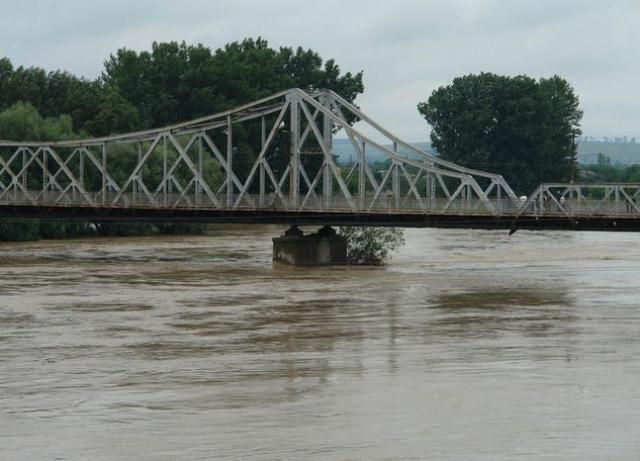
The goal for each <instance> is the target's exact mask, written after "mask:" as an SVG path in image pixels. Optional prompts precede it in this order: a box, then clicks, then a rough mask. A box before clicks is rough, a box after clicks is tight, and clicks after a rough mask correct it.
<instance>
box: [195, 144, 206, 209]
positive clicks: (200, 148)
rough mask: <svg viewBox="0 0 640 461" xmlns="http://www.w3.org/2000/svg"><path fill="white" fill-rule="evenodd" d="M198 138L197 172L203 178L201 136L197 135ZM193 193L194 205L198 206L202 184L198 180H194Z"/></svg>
mask: <svg viewBox="0 0 640 461" xmlns="http://www.w3.org/2000/svg"><path fill="white" fill-rule="evenodd" d="M197 136H198V171H199V172H200V177H203V178H204V163H203V159H202V136H201V135H199V134H198V135H197ZM195 186H196V187H195V191H196V197H195V200H196V205H199V204H200V196H201V195H202V184H201V183H200V180H199V179H197V178H196V183H195Z"/></svg>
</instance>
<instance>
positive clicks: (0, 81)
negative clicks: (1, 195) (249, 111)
mask: <svg viewBox="0 0 640 461" xmlns="http://www.w3.org/2000/svg"><path fill="white" fill-rule="evenodd" d="M292 87H299V88H328V89H332V90H334V91H336V92H338V93H339V94H341V95H342V96H343V97H345V98H346V99H348V100H349V101H353V100H354V99H355V98H356V96H357V95H358V94H361V93H362V92H363V91H364V86H363V83H362V73H361V72H360V73H356V74H352V73H349V72H346V73H342V72H341V71H340V68H339V67H338V65H337V64H336V63H335V61H334V60H333V59H329V60H326V61H325V60H323V59H322V58H321V57H320V55H319V54H318V53H316V52H314V51H312V50H308V49H306V50H305V49H303V48H300V47H299V48H297V49H294V48H290V47H281V48H278V49H275V48H271V47H270V46H269V44H268V42H267V41H266V40H263V39H261V38H258V39H255V40H254V39H245V40H243V41H241V42H233V43H229V44H227V45H225V46H224V47H223V48H220V49H217V50H215V51H214V50H211V49H210V48H208V47H206V46H204V45H201V44H198V45H187V44H186V43H184V42H183V43H177V42H168V43H155V42H154V43H153V45H152V47H151V50H150V51H142V52H136V51H133V50H128V49H120V50H118V51H116V52H115V53H114V54H112V55H111V56H109V58H108V59H107V60H106V61H105V63H104V69H103V71H102V73H101V75H100V77H98V78H96V79H95V80H87V79H84V78H81V77H77V76H74V75H72V74H70V73H68V72H63V71H53V72H47V71H45V70H44V69H40V68H37V67H28V68H27V67H23V66H19V67H14V65H13V64H12V63H11V61H10V60H9V59H7V58H3V59H0V139H11V140H16V141H23V140H33V141H38V140H61V139H73V138H82V137H89V136H92V137H93V136H104V135H110V134H117V133H123V132H128V131H134V130H139V129H146V128H153V127H160V126H163V125H167V124H171V123H175V122H181V121H186V120H189V119H193V118H197V117H201V116H204V115H208V114H212V113H216V112H220V111H224V110H227V109H230V108H232V107H235V106H237V105H240V104H244V103H247V102H250V101H253V100H256V99H259V98H262V97H265V96H268V95H270V94H273V93H275V92H278V91H282V90H285V89H287V88H292ZM236 142H242V137H241V136H239V137H238V141H236ZM239 150H240V151H242V150H243V149H242V147H240V149H239ZM248 164H250V163H249V162H248ZM112 165H114V166H116V168H117V163H115V162H114V163H113V164H112ZM118 173H119V172H118V171H115V172H114V173H113V174H114V176H116V177H117V176H119V174H118ZM121 173H122V174H123V175H124V174H126V172H125V171H124V168H123V171H122V172H121ZM202 230H203V228H202V227H201V226H186V225H175V226H168V225H166V226H149V225H140V224H131V225H122V224H118V225H116V224H111V223H77V222H75V223H67V222H36V221H20V222H7V221H5V222H2V223H0V240H25V239H37V238H62V237H69V236H76V235H85V234H87V233H89V234H97V233H99V234H107V235H123V234H124V235H130V234H147V233H152V232H170V233H176V232H198V231H202Z"/></svg>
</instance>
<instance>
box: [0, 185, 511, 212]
mask: <svg viewBox="0 0 640 461" xmlns="http://www.w3.org/2000/svg"><path fill="white" fill-rule="evenodd" d="M212 198H213V200H212ZM354 200H355V204H354ZM0 205H11V206H38V207H85V208H95V209H105V208H140V209H149V208H152V209H201V210H244V211H246V210H254V211H258V210H266V211H284V212H286V211H297V212H318V211H321V212H332V213H354V212H355V213H358V212H360V213H406V214H461V213H474V214H490V212H489V211H488V210H487V209H486V207H485V203H484V201H483V200H480V199H477V198H468V199H467V198H459V199H456V200H450V199H448V198H442V197H438V198H421V199H416V198H408V197H405V198H400V199H398V198H397V197H396V196H393V195H382V196H376V194H367V195H365V196H363V197H356V198H355V199H354V198H352V199H348V198H345V197H342V196H333V197H325V196H322V195H313V196H310V197H306V198H303V197H290V196H283V195H281V194H275V193H270V194H264V195H259V194H258V195H249V194H245V195H240V194H236V195H233V196H231V198H230V199H229V197H228V196H227V194H223V193H218V194H214V195H213V197H209V196H206V195H204V194H178V193H168V194H164V195H163V196H160V197H158V198H153V199H152V198H149V197H148V196H146V195H144V194H142V193H139V192H138V193H125V194H120V193H117V192H114V191H107V192H83V193H80V192H78V191H75V190H69V191H65V192H59V191H26V192H25V191H21V190H8V191H5V192H4V193H3V194H2V196H1V197H0ZM492 205H493V207H494V209H495V210H498V211H499V212H500V213H516V212H517V211H518V210H517V208H516V207H514V206H513V202H512V201H511V200H510V199H508V198H505V199H493V200H492Z"/></svg>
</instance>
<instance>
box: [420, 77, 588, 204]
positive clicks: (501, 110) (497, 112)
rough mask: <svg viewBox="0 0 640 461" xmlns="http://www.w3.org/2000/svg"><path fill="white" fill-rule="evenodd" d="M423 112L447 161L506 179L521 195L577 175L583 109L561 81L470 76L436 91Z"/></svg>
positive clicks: (433, 136)
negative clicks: (493, 173)
mask: <svg viewBox="0 0 640 461" xmlns="http://www.w3.org/2000/svg"><path fill="white" fill-rule="evenodd" d="M418 111H419V112H420V113H421V114H422V115H423V117H424V118H425V119H426V121H427V122H428V123H429V124H431V126H432V131H431V142H432V144H433V146H434V148H435V149H436V150H437V151H438V153H439V154H440V155H441V156H442V158H444V159H447V160H451V161H453V162H456V163H459V164H461V165H464V166H468V167H472V168H478V169H483V170H487V171H492V172H495V173H500V174H502V175H503V176H504V177H505V179H506V180H507V181H508V182H509V183H510V184H511V186H512V187H513V188H514V189H516V190H517V191H519V192H521V193H529V192H531V191H532V190H533V189H534V188H535V187H536V186H537V185H538V184H539V183H541V182H545V181H566V180H569V179H570V178H571V177H572V172H573V169H574V167H575V163H574V162H575V154H576V153H575V143H574V142H573V140H574V137H575V136H577V135H579V134H580V133H581V131H580V119H581V117H582V111H581V110H580V109H579V100H578V97H577V95H576V94H575V92H574V90H573V88H572V87H571V85H570V84H569V83H568V82H567V81H566V80H564V79H562V78H561V77H558V76H553V77H551V78H548V79H540V80H538V81H536V80H534V79H532V78H530V77H527V76H516V77H508V76H501V75H496V74H492V73H481V74H479V75H466V76H463V77H458V78H455V79H454V80H453V83H451V84H450V85H447V86H443V87H440V88H438V89H437V90H435V91H434V92H433V93H432V94H431V96H430V97H429V99H428V100H427V102H422V103H419V104H418Z"/></svg>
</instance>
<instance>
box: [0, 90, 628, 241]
mask: <svg viewBox="0 0 640 461" xmlns="http://www.w3.org/2000/svg"><path fill="white" fill-rule="evenodd" d="M356 121H357V122H358V124H357V125H355V126H354V122H356ZM338 133H340V134H341V136H343V137H346V139H347V140H348V141H347V142H348V143H350V144H351V146H352V148H353V152H355V158H354V159H352V161H351V162H350V163H349V164H348V165H346V166H345V165H344V164H343V165H339V164H338V163H337V161H336V157H335V156H334V154H335V152H334V147H335V146H334V143H333V140H334V136H335V135H336V134H338ZM365 133H366V134H365ZM1 135H2V134H1V133H0V136H1ZM374 139H375V140H374ZM380 140H382V141H380ZM371 158H375V159H380V158H382V159H385V160H386V161H385V162H382V163H377V164H375V163H374V164H372V163H371V162H370V159H371ZM639 198H640V185H638V184H542V185H541V186H540V187H539V188H538V189H537V190H536V191H535V192H534V193H533V194H532V195H531V196H530V197H528V198H518V197H517V196H516V195H515V194H514V192H513V191H512V189H511V188H510V187H509V185H508V184H507V183H506V181H505V180H504V179H503V178H502V176H500V175H497V174H492V173H487V172H483V171H478V170H473V169H469V168H464V167H461V166H459V165H456V164H454V163H451V162H447V161H444V160H442V159H440V158H438V157H435V156H433V155H430V154H428V153H426V152H424V151H422V150H420V149H418V148H417V147H415V146H413V145H411V144H408V143H406V142H404V141H402V140H400V139H398V138H397V137H396V136H394V135H393V134H391V133H390V132H389V131H387V130H386V129H385V128H383V127H382V126H381V125H379V124H378V123H377V122H375V121H374V120H372V119H371V118H370V117H368V116H367V115H366V114H365V113H363V112H362V111H361V110H360V109H359V108H358V107H356V106H355V105H353V104H351V103H350V102H348V101H346V100H345V99H343V98H342V97H340V96H339V95H337V94H336V93H334V92H332V91H302V90H300V89H290V90H287V91H283V92H280V93H277V94H274V95H272V96H269V97H267V98H264V99H261V100H259V101H255V102H252V103H249V104H246V105H243V106H240V107H236V108H234V109H231V110H228V111H225V112H221V113H217V114H214V115H211V116H207V117H202V118H199V119H196V120H191V121H189V122H185V123H180V124H176V125H172V126H168V127H163V128H158V129H152V130H146V131H139V132H135V133H127V134H122V135H116V136H108V137H103V138H92V139H80V140H68V141H59V142H14V141H0V215H2V216H5V217H6V216H50V217H56V216H59V217H65V218H69V217H71V218H78V219H83V218H85V219H86V218H89V217H92V218H96V219H97V218H99V217H100V218H108V219H116V218H118V217H121V218H123V219H129V218H135V217H144V216H153V217H154V219H167V220H169V219H174V220H176V219H179V218H180V219H185V220H194V219H198V218H201V219H203V220H207V219H209V220H221V221H225V222H229V221H233V219H234V217H244V218H243V219H247V220H250V219H252V218H255V217H259V218H260V219H259V220H261V221H262V222H299V223H303V222H313V223H334V224H349V223H353V224H358V223H368V224H382V225H393V224H394V223H395V224H397V225H403V224H406V225H421V226H422V225H444V224H447V223H448V224H447V225H455V226H459V227H473V226H474V225H477V226H480V227H489V228H490V227H500V228H504V227H506V226H510V227H513V226H514V225H515V224H514V223H519V224H518V225H523V226H525V227H529V228H537V227H536V226H539V223H540V222H541V221H540V220H546V221H545V222H550V223H551V222H552V223H553V226H556V227H562V226H565V227H567V226H568V228H575V226H576V225H577V224H576V223H578V222H579V220H584V219H586V218H589V219H594V223H596V224H595V225H594V227H592V228H593V229H595V228H607V229H608V228H609V227H611V226H613V227H615V226H619V223H620V222H622V221H625V220H626V221H625V222H626V223H627V224H625V225H627V227H629V226H630V227H629V229H631V228H633V229H634V230H635V229H640V206H639V205H638V203H637V200H638V199H639ZM274 216H275V217H274ZM441 217H446V218H447V219H441ZM214 218H215V219H214ZM269 220H271V221H269ZM632 221H633V222H632ZM245 222H246V221H245ZM474 223H475V224H474ZM596 225H597V226H596ZM598 226H599V227H598ZM618 228H620V227H618Z"/></svg>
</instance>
